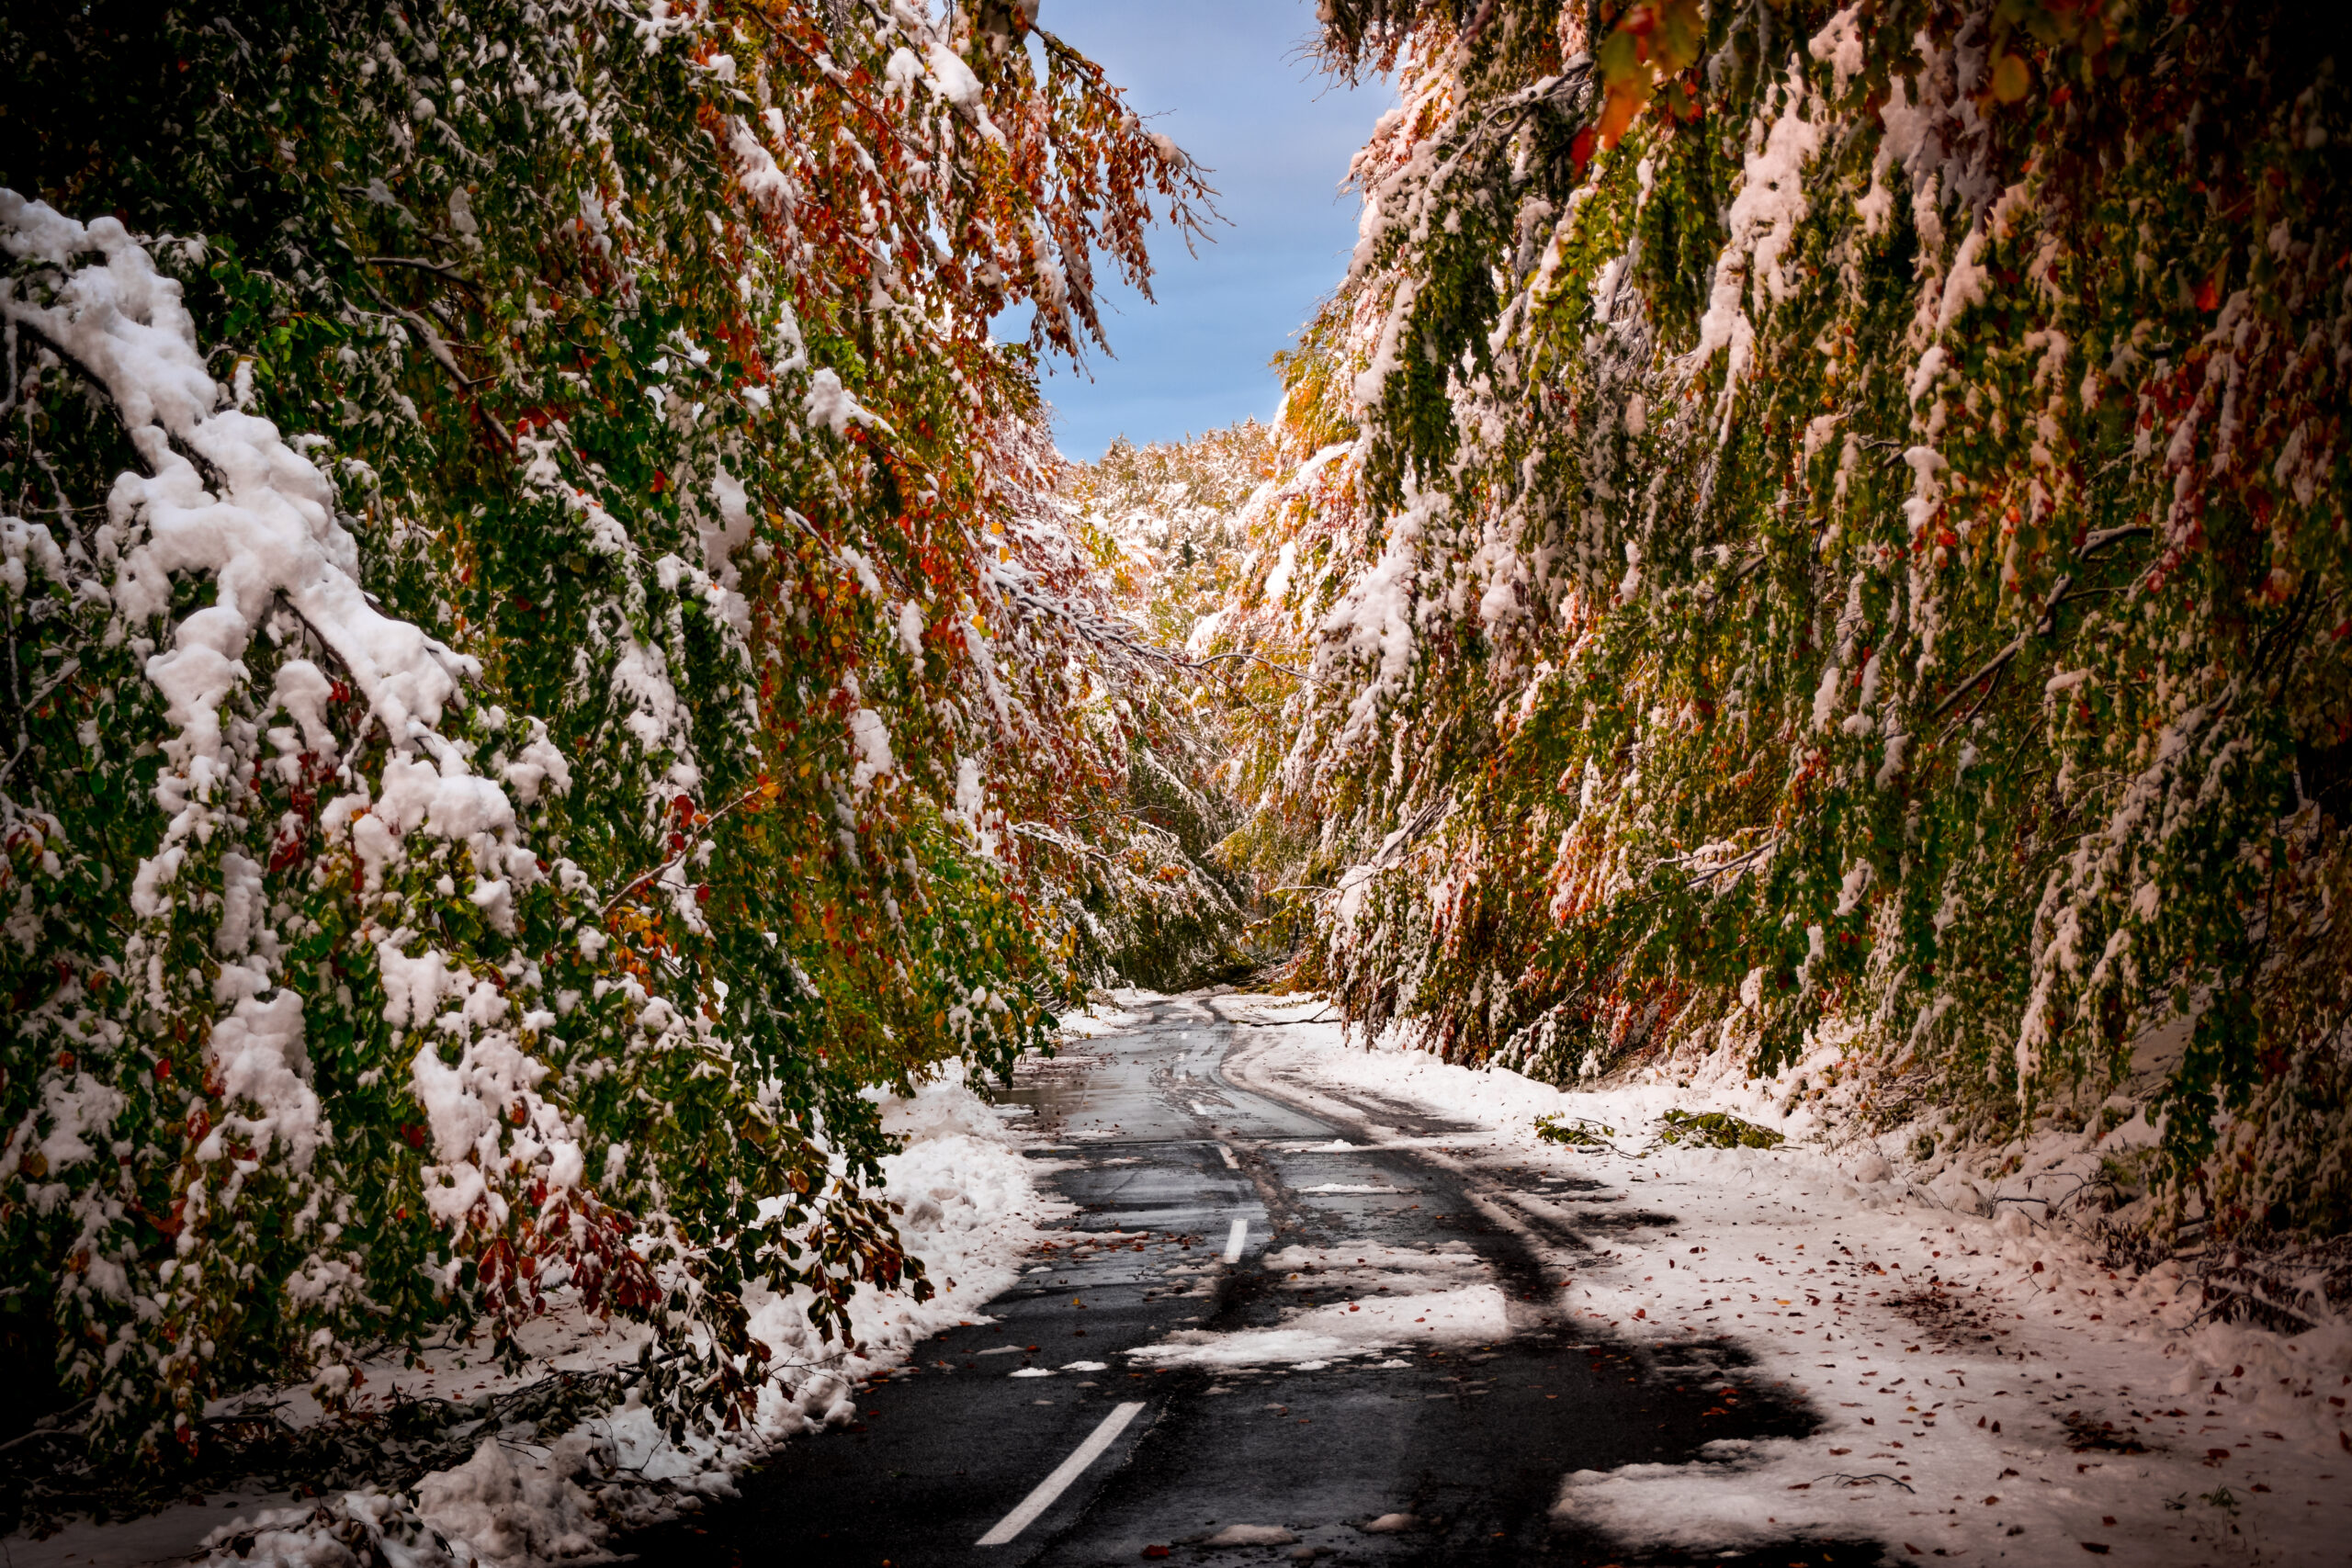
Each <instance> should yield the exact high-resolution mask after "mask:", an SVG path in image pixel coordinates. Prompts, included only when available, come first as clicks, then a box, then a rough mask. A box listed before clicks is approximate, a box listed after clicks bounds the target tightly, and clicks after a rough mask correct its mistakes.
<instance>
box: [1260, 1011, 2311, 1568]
mask: <svg viewBox="0 0 2352 1568" xmlns="http://www.w3.org/2000/svg"><path fill="white" fill-rule="evenodd" d="M1218 1006H1219V1008H1220V1010H1223V1011H1226V1012H1227V1013H1228V1014H1229V1015H1232V1016H1235V1017H1239V1018H1247V1019H1250V1020H1251V1021H1258V1022H1266V1021H1276V1020H1281V1019H1284V1018H1302V1017H1306V1016H1308V1015H1310V1014H1312V1013H1314V1012H1315V1011H1316V1010H1317V1008H1316V1007H1314V1006H1312V1005H1303V1004H1294V1003H1293V1002H1292V1001H1291V999H1289V998H1283V999H1282V1000H1280V1001H1277V1000H1276V999H1275V998H1223V999H1221V1000H1220V1002H1219V1003H1218ZM1249 1034H1250V1037H1251V1038H1250V1040H1249V1041H1248V1042H1247V1043H1246V1045H1247V1053H1248V1060H1247V1064H1246V1066H1247V1070H1248V1072H1249V1074H1250V1077H1251V1078H1252V1079H1253V1080H1255V1081H1261V1082H1269V1083H1272V1084H1274V1085H1278V1086H1280V1087H1281V1088H1282V1089H1284V1090H1285V1091H1287V1092H1290V1093H1293V1094H1294V1095H1299V1094H1302V1093H1303V1094H1304V1095H1305V1096H1306V1097H1308V1098H1309V1100H1310V1109H1311V1108H1312V1106H1311V1097H1312V1095H1313V1092H1314V1090H1315V1089H1316V1087H1317V1086H1323V1087H1325V1088H1329V1089H1337V1090H1340V1091H1341V1092H1345V1091H1348V1090H1355V1091H1370V1092H1371V1093H1372V1094H1374V1095H1377V1096H1380V1097H1384V1098H1385V1099H1387V1100H1392V1101H1396V1102H1401V1103H1403V1104H1406V1105H1409V1106H1415V1107H1420V1108H1425V1109H1427V1110H1428V1111H1433V1112H1436V1113H1438V1114H1441V1115H1442V1116H1444V1117H1446V1118H1449V1119H1451V1120H1453V1121H1457V1122H1464V1123H1467V1124H1470V1125H1471V1126H1474V1127H1476V1128H1477V1129H1480V1132H1479V1133H1478V1134H1476V1135H1473V1136H1471V1137H1468V1138H1466V1139H1447V1140H1443V1143H1444V1145H1445V1146H1446V1148H1447V1150H1449V1151H1450V1152H1451V1157H1453V1158H1454V1159H1457V1160H1462V1161H1464V1162H1468V1163H1469V1164H1470V1165H1471V1166H1472V1168H1485V1169H1487V1170H1489V1171H1491V1172H1494V1173H1497V1174H1499V1173H1502V1172H1505V1171H1510V1170H1514V1169H1515V1170H1516V1171H1518V1172H1522V1173H1527V1174H1529V1175H1532V1174H1534V1173H1541V1172H1545V1171H1555V1172H1558V1173H1561V1174H1574V1175H1583V1176H1589V1177H1598V1178H1600V1179H1603V1180H1605V1181H1607V1182H1608V1183H1610V1184H1611V1186H1612V1187H1613V1186H1617V1185H1619V1184H1623V1190H1624V1191H1625V1192H1626V1193H1627V1194H1628V1196H1629V1197H1631V1198H1634V1199H1637V1200H1638V1201H1639V1202H1640V1204H1641V1206H1642V1207H1643V1208H1645V1209H1651V1210H1657V1211H1661V1212H1663V1213H1669V1214H1671V1215H1673V1216H1674V1217H1675V1224H1674V1226H1673V1231H1672V1234H1671V1235H1668V1234H1667V1233H1666V1232H1665V1231H1664V1230H1663V1229H1662V1228H1661V1229H1656V1230H1638V1231H1634V1232H1631V1233H1626V1234H1623V1235H1618V1236H1613V1237H1612V1238H1611V1240H1610V1241H1609V1242H1608V1243H1607V1245H1606V1247H1605V1249H1604V1250H1603V1251H1602V1252H1601V1253H1600V1255H1598V1256H1597V1257H1596V1256H1593V1255H1566V1258H1564V1259H1563V1261H1564V1262H1566V1263H1567V1264H1568V1269H1567V1272H1568V1275H1569V1278H1568V1280H1567V1281H1566V1284H1565V1286H1564V1288H1563V1290H1562V1292H1561V1297H1560V1303H1559V1305H1560V1307H1561V1308H1562V1309H1564V1310H1566V1312H1568V1313H1571V1314H1576V1315H1577V1316H1580V1317H1583V1318H1585V1319H1587V1320H1589V1321H1591V1322H1593V1323H1594V1324H1596V1325H1600V1326H1603V1327H1606V1328H1608V1329H1610V1330H1611V1331H1613V1332H1614V1333H1616V1334H1618V1335H1621V1336H1625V1337H1632V1338H1635V1339H1639V1340H1644V1341H1648V1342H1653V1343H1656V1344H1657V1345H1658V1346H1659V1347H1660V1348H1669V1347H1671V1346H1672V1345H1674V1344H1675V1343H1676V1342H1677V1341H1678V1340H1681V1339H1684V1338H1687V1337H1730V1338H1732V1339H1735V1340H1737V1341H1739V1342H1741V1343H1743V1344H1744V1345H1746V1346H1747V1347H1748V1348H1751V1349H1752V1351H1753V1352H1754V1354H1755V1355H1756V1357H1757V1358H1758V1363H1759V1365H1758V1368H1757V1369H1756V1371H1754V1372H1753V1373H1751V1374H1746V1375H1760V1376H1763V1377H1767V1378H1770V1379H1771V1380H1773V1381H1775V1382H1779V1383H1781V1384H1782V1385H1784V1386H1785V1387H1786V1388H1787V1389H1789V1390H1790V1391H1792V1392H1793V1393H1796V1394H1798V1395H1800V1396H1802V1397H1803V1398H1804V1400H1805V1401H1807V1402H1809V1403H1810V1404H1811V1405H1812V1406H1813V1407H1814V1408H1815V1409H1816V1410H1817V1411H1819V1412H1820V1413H1821V1416H1822V1417H1823V1426H1822V1427H1821V1429H1820V1431H1819V1432H1818V1433H1816V1434H1815V1436H1813V1437H1810V1438H1803V1439H1789V1440H1771V1441H1766V1442H1757V1443H1746V1442H1741V1443H1725V1444H1720V1445H1713V1446H1712V1449H1713V1451H1711V1452H1710V1454H1709V1455H1708V1457H1707V1459H1706V1460H1705V1461H1703V1462H1701V1463H1698V1464H1692V1465H1637V1466H1632V1467H1628V1468H1626V1469H1623V1470H1619V1471H1615V1472H1607V1473H1600V1472H1577V1473H1576V1474H1573V1475H1569V1476H1566V1477H1564V1478H1563V1481H1562V1486H1561V1494H1560V1499H1559V1504H1558V1509H1559V1511H1560V1512H1561V1513H1562V1514H1565V1515H1571V1516H1574V1517H1577V1518H1578V1519H1579V1520H1581V1521H1584V1522H1587V1523H1589V1524H1591V1525H1594V1526H1597V1527H1600V1528H1601V1529H1605V1530H1608V1531H1610V1532H1611V1533H1614V1534H1618V1535H1621V1536H1623V1538H1624V1539H1626V1540H1628V1541H1629V1542H1636V1541H1637V1542H1642V1543H1670V1544H1673V1545H1676V1546H1679V1547H1683V1548H1686V1549H1705V1548H1715V1549H1719V1550H1730V1549H1734V1548H1738V1547H1742V1546H1746V1545H1750V1544H1753V1543H1758V1542H1762V1541H1765V1540H1786V1539H1788V1538H1789V1537H1790V1536H1791V1535H1792V1534H1796V1533H1807V1534H1818V1535H1822V1536H1852V1535H1855V1534H1861V1535H1875V1536H1879V1537H1882V1538H1883V1539H1885V1540H1887V1541H1888V1543H1889V1546H1890V1550H1891V1551H1893V1552H1895V1553H1898V1554H1900V1555H1902V1556H1905V1557H1906V1558H1907V1557H1908V1556H1912V1555H1934V1556H1941V1555H1952V1556H1959V1555H1962V1554H1963V1553H1965V1554H1966V1555H1968V1556H1971V1557H1973V1558H1974V1559H1976V1560H1977V1561H1980V1562H1984V1561H1997V1560H2000V1559H2002V1558H2007V1559H2008V1560H2011V1561H2016V1562H2051V1561H2072V1560H2074V1559H2075V1557H2076V1556H2078V1555H2081V1554H2084V1553H2087V1554H2092V1555H2112V1556H2115V1557H2117V1558H2118V1559H2120V1560H2124V1561H2131V1562H2149V1563H2202V1562H2268V1563H2315V1564H2316V1563H2340V1562H2345V1561H2346V1560H2347V1548H2346V1540H2352V1436H2347V1435H2346V1433H2347V1428H2352V1418H2347V1416H2346V1399H2347V1398H2348V1397H2352V1326H2347V1325H2344V1324H2341V1323H2338V1324H2334V1325H2327V1326H2323V1327H2321V1328H2318V1329H2315V1330H2312V1331H2311V1332H2309V1333H2305V1334H2302V1335H2301V1336H2297V1337H2285V1336H2281V1335H2278V1334H2275V1333H2270V1332H2267V1331H2264V1330H2261V1329H2258V1328H2253V1327H2248V1326H2245V1325H2231V1324H2221V1323H2212V1322H2200V1321H2199V1292H2196V1291H2194V1290H2186V1291H2185V1290H2183V1289H2182V1280H2181V1277H2180V1273H2179V1270H2178V1269H2177V1268H2175V1267H2172V1266H2169V1265H2167V1266H2165V1267H2160V1268H2158V1269H2154V1270H2153V1271H2151V1272H2149V1273H2147V1274H2145V1275H2143V1276H2141V1277H2138V1278H2133V1277H2131V1275H2130V1274H2129V1273H2128V1272H2126V1271H2124V1270H2120V1269H2109V1268H2106V1267H2104V1266H2103V1265H2102V1264H2101V1263H2100V1262H2099V1260H2098V1257H2097V1256H2096V1255H2095V1249H2094V1247H2093V1246H2092V1244H2091V1242H2090V1240H2089V1238H2088V1237H2087V1236H2086V1235H2084V1234H2083V1233H2081V1232H2078V1231H2076V1230H2075V1229H2073V1228H2072V1227H2071V1224H2070V1222H2069V1219H2068V1216H2067V1215H2066V1214H2065V1213H2064V1212H2056V1213H2053V1211H2052V1205H2051V1204H2050V1203H2048V1202H2047V1201H2044V1200H2046V1199H2047V1198H2049V1197H2050V1196H2051V1194H2052V1191H2053V1190H2056V1191H2060V1192H2063V1191H2067V1190H2071V1189H2072V1187H2073V1186H2074V1185H2075V1184H2076V1183H2075V1182H2073V1181H2070V1180H2067V1179H2065V1177H2066V1176H2067V1174H2068V1173H2069V1172H2079V1171H2081V1170H2082V1169H2084V1168H2086V1162H2087V1164H2088V1165H2092V1166H2095V1165H2096V1162H2097V1159H2098V1156H2099V1154H2100V1152H2101V1151H2100V1148H2099V1146H2098V1145H2099V1143H2100V1142H2101V1140H2090V1141H2087V1142H2086V1140H2085V1139H2082V1138H2079V1137H2078V1138H2074V1139H2071V1140H2067V1139H2053V1140H2045V1141H2044V1142H2042V1143H2041V1144H2037V1145H2034V1146H2033V1147H2030V1148H2029V1149H2027V1150H2025V1151H2023V1154H2024V1158H2023V1161H2022V1163H2021V1164H2020V1166H2019V1168H2018V1170H2017V1171H2015V1172H2013V1173H2012V1174H2011V1175H2010V1176H2009V1177H2008V1178H2007V1179H2005V1180H2004V1181H2003V1182H2001V1183H1999V1184H1996V1185H1995V1186H1993V1187H1992V1188H1990V1189H1989V1190H1988V1189H1987V1187H1986V1186H1985V1185H1983V1184H1980V1183H1979V1182H1977V1181H1975V1180H1973V1179H1969V1178H1968V1177H1966V1176H1965V1175H1964V1174H1962V1173H1961V1172H1960V1171H1958V1170H1957V1169H1956V1168H1954V1169H1947V1170H1944V1171H1941V1172H1939V1173H1938V1175H1937V1177H1936V1179H1933V1180H1932V1181H1929V1182H1927V1183H1925V1184H1921V1185H1915V1184H1914V1183H1913V1182H1912V1181H1910V1180H1908V1179H1905V1172H1904V1171H1903V1170H1902V1169H1901V1168H1900V1162H1899V1157H1898V1156H1897V1150H1898V1149H1899V1147H1901V1146H1903V1140H1902V1138H1901V1136H1900V1135H1899V1134H1890V1135H1889V1136H1888V1137H1887V1138H1886V1139H1885V1140H1884V1142H1885V1144H1886V1145H1888V1146H1887V1147H1881V1146H1880V1145H1879V1144H1878V1143H1877V1142H1872V1141H1862V1140H1849V1141H1845V1142H1843V1143H1842V1144H1841V1145H1840V1146H1838V1147H1837V1148H1835V1149H1834V1150H1833V1149H1832V1148H1830V1147H1829V1146H1828V1135H1829V1129H1827V1128H1826V1127H1824V1126H1823V1125H1821V1124H1820V1123H1818V1122H1815V1120H1814V1118H1813V1117H1812V1115H1811V1114H1810V1113H1809V1112H1808V1111H1806V1110H1805V1109H1804V1107H1803V1105H1802V1104H1799V1105H1797V1106H1794V1107H1790V1106H1789V1103H1788V1101H1789V1099H1790V1094H1789V1091H1790V1089H1791V1087H1792V1082H1791V1081H1790V1080H1792V1079H1793V1078H1794V1077H1795V1070H1794V1069H1792V1070H1791V1072H1790V1074H1789V1075H1788V1078H1786V1079H1783V1080H1779V1081H1776V1080H1772V1079H1749V1078H1747V1077H1746V1075H1745V1073H1744V1071H1742V1070H1741V1069H1740V1068H1738V1067H1737V1066H1732V1065H1725V1066H1722V1067H1721V1068H1719V1069H1717V1070H1714V1071H1712V1072H1711V1071H1708V1070H1706V1069H1703V1068H1701V1069H1695V1070H1694V1069H1691V1068H1689V1067H1686V1068H1684V1069H1683V1071H1682V1072H1681V1074H1680V1075H1679V1077H1672V1078H1669V1077H1667V1076H1666V1075H1664V1074H1657V1075H1652V1077H1653V1078H1654V1081H1643V1082H1633V1083H1623V1084H1617V1085H1613V1086H1611V1087H1605V1088H1600V1089H1592V1090H1589V1091H1564V1090H1561V1089H1554V1088H1551V1087H1549V1086H1547V1085H1544V1084H1540V1083H1537V1082H1534V1081H1532V1080H1531V1079H1528V1078H1525V1077H1521V1076H1519V1075H1518V1074H1515V1073H1511V1072H1508V1071H1480V1070H1474V1069H1470V1068H1466V1067H1458V1066H1447V1065H1445V1064H1444V1063H1442V1062H1439V1061H1438V1060H1436V1059H1435V1058H1433V1057H1431V1056H1430V1055H1426V1054H1424V1053H1419V1052H1412V1051H1402V1050H1397V1049H1395V1048H1393V1047H1387V1046H1375V1047H1374V1048H1369V1049H1367V1048H1366V1047H1365V1046H1364V1045H1363V1042H1362V1040H1361V1037H1360V1036H1359V1037H1358V1038H1357V1040H1356V1041H1355V1042H1353V1043H1350V1042H1348V1041H1346V1040H1344V1039H1343V1037H1342V1033H1341V1031H1340V1026H1339V1025H1338V1024H1336V1023H1317V1024H1297V1025H1293V1026H1289V1027H1283V1028H1261V1029H1254V1030H1251V1031H1249ZM1676 1109H1679V1110H1682V1111H1692V1112H1705V1111H1727V1112H1730V1113H1732V1114H1734V1115H1736V1116H1739V1117H1742V1118H1746V1119H1747V1120H1749V1121H1752V1122H1757V1123H1758V1124H1760V1125H1762V1126H1765V1127H1767V1128H1770V1129H1771V1130H1773V1131H1777V1132H1780V1133H1781V1134H1784V1135H1785V1136H1786V1137H1787V1139H1788V1142H1787V1143H1785V1144H1783V1145H1781V1146H1779V1147H1777V1148H1771V1149H1759V1148H1732V1149H1714V1148H1691V1147H1688V1146H1677V1145H1668V1144H1664V1143H1662V1142H1660V1141H1659V1140H1658V1139H1657V1136H1656V1133H1657V1125H1658V1119H1659V1117H1660V1116H1661V1115H1662V1114H1663V1113H1664V1112H1666V1111H1668V1110H1676ZM1784 1110H1786V1114H1784V1113H1783V1112H1784ZM1538 1116H1549V1117H1554V1118H1557V1119H1561V1120H1564V1121H1581V1122H1586V1123H1589V1124H1591V1126H1592V1127H1593V1128H1594V1130H1595V1132H1596V1133H1599V1131H1600V1129H1604V1128H1605V1129H1609V1130H1610V1132H1609V1133H1608V1134H1603V1135H1605V1136H1606V1137H1607V1141H1608V1142H1609V1143H1610V1144H1611V1145H1614V1148H1613V1150H1612V1149H1608V1148H1600V1149H1577V1148H1570V1147H1564V1146H1562V1145H1557V1144H1554V1143H1548V1142H1545V1141H1544V1140H1543V1139H1542V1138H1540V1137H1539V1136H1538V1135H1537V1133H1536V1118H1537V1117H1538ZM2143 1133H2144V1129H2143V1128H2142V1129H2137V1130H2135V1128H2134V1127H2133V1125H2132V1124H2131V1123H2127V1124H2125V1125H2124V1126H2121V1127H2118V1128H2116V1129H2113V1130H2112V1131H2111V1132H2110V1133H2109V1134H2108V1139H2109V1140H2117V1139H2120V1140H2124V1141H2129V1140H2130V1139H2131V1138H2133V1137H2135V1136H2139V1135H2141V1134H2143ZM2110 1146H2111V1145H2110ZM1432 1152H1435V1151H1432ZM1917 1174H1925V1173H1924V1172H1918V1173H1917ZM2029 1182H2030V1183H2031V1184H2032V1185H2031V1189H2029V1186H2028V1183H2029ZM2018 1200H2028V1201H2018ZM1384 1315H1393V1314H1385V1309H1384ZM1359 1325H1363V1318H1362V1317H1359V1318H1358V1319H1357V1320H1356V1322H1355V1323H1354V1324H1350V1325H1347V1329H1346V1331H1345V1332H1347V1333H1348V1334H1350V1335H1351V1337H1361V1336H1362V1335H1363V1334H1364V1333H1367V1332H1373V1331H1374V1330H1373V1327H1372V1325H1363V1326H1359ZM1295 1326H1296V1327H1298V1328H1299V1329H1301V1330H1305V1329H1306V1328H1308V1327H1309V1326H1310V1325H1306V1324H1303V1323H1302V1324H1299V1325H1295ZM1392 1326H1394V1325H1392ZM1404 1326H1408V1327H1409V1326H1411V1325H1404ZM1432 1326H1433V1325H1432ZM1421 1331H1422V1332H1428V1331H1429V1329H1428V1328H1427V1327H1424V1328H1422V1330H1421ZM2077 1543H2079V1544H2077Z"/></svg>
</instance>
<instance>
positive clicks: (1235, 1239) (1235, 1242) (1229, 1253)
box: [1225, 1220, 1250, 1263]
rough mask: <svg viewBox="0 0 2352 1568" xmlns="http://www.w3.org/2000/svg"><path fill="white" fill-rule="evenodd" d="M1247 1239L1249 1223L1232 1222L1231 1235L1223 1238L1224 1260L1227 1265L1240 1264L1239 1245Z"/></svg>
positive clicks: (1248, 1237) (1246, 1221)
mask: <svg viewBox="0 0 2352 1568" xmlns="http://www.w3.org/2000/svg"><path fill="white" fill-rule="evenodd" d="M1249 1239H1250V1222H1249V1221H1248V1220H1236V1221H1234V1222H1233V1234H1232V1235H1228V1236H1227V1237H1226V1238H1225V1260H1226V1261H1227V1263H1238V1262H1240V1261H1241V1244H1242V1243H1243V1242H1245V1241H1247V1240H1249Z"/></svg>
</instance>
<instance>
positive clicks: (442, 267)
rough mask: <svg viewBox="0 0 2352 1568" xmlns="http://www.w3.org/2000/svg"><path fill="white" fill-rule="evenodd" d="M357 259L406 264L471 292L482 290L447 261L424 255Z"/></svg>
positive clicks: (371, 263) (368, 263) (377, 263)
mask: <svg viewBox="0 0 2352 1568" xmlns="http://www.w3.org/2000/svg"><path fill="white" fill-rule="evenodd" d="M356 259H357V260H358V261H359V262H360V263H361V265H366V266H404V267H409V268H411V269H413V270H414V271H417V272H429V273H431V274H433V275H434V276H435V277H442V278H447V280H448V281H449V282H451V283H454V284H457V285H458V287H460V288H464V289H466V290H467V291H469V293H473V294H477V295H479V294H480V293H481V285H480V284H478V283H476V282H475V281H474V280H473V279H472V278H470V277H468V276H466V275H465V274H464V273H462V272H459V271H458V269H457V268H456V267H454V266H451V265H448V264H447V263H446V262H437V261H433V260H430V259H428V258H426V257H424V256H360V257H358V258H356Z"/></svg>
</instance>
